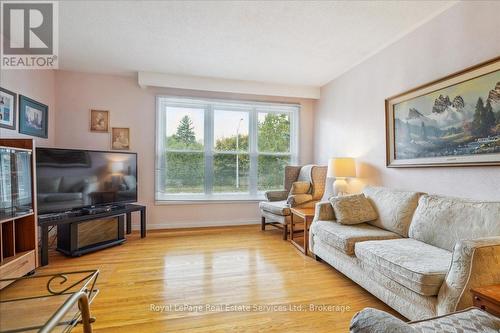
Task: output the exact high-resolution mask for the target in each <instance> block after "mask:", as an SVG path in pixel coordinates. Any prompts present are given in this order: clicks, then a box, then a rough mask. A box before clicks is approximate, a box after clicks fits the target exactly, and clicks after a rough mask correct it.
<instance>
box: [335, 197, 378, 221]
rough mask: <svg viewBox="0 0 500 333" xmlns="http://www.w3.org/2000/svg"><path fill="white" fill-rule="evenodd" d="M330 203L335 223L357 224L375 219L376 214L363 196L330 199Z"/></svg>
mask: <svg viewBox="0 0 500 333" xmlns="http://www.w3.org/2000/svg"><path fill="white" fill-rule="evenodd" d="M330 203H331V204H332V207H333V211H334V213H335V217H336V219H337V222H339V223H341V224H358V223H363V222H368V221H373V220H375V219H376V218H377V213H376V212H375V210H374V209H373V207H372V205H371V204H370V202H369V201H368V199H367V198H366V197H365V195H364V194H353V195H346V196H341V197H331V198H330Z"/></svg>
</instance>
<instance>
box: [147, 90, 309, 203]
mask: <svg viewBox="0 0 500 333" xmlns="http://www.w3.org/2000/svg"><path fill="white" fill-rule="evenodd" d="M299 108H300V107H299V105H291V104H278V103H257V102H239V101H238V102H232V101H218V100H201V99H191V98H174V97H163V96H159V97H158V98H157V128H156V150H157V154H156V156H157V158H156V200H157V201H168V200H174V201H179V200H181V201H184V200H256V199H262V197H263V192H264V191H267V190H272V189H281V188H282V187H283V176H284V175H283V173H284V169H285V166H286V165H288V164H291V163H296V162H297V142H298V134H297V132H298V130H297V129H298V111H299Z"/></svg>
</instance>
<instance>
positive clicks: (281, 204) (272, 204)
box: [259, 200, 290, 216]
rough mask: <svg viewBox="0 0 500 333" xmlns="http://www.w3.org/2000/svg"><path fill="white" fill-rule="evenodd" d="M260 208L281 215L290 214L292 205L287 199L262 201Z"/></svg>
mask: <svg viewBox="0 0 500 333" xmlns="http://www.w3.org/2000/svg"><path fill="white" fill-rule="evenodd" d="M259 207H260V209H262V210H264V211H266V212H269V213H272V214H276V215H281V216H288V215H290V206H289V205H288V204H287V203H286V201H284V200H283V201H262V202H260V203H259Z"/></svg>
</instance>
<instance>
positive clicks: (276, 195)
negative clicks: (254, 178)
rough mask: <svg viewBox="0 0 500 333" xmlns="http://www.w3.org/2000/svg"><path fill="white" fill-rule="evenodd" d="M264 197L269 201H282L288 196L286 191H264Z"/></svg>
mask: <svg viewBox="0 0 500 333" xmlns="http://www.w3.org/2000/svg"><path fill="white" fill-rule="evenodd" d="M265 196H266V199H267V200H269V201H282V200H286V198H287V197H288V191H285V190H282V191H267V192H266V193H265Z"/></svg>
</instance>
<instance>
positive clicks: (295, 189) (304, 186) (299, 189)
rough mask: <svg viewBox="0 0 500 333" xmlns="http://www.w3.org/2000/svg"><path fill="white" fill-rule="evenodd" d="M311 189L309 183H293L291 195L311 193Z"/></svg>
mask: <svg viewBox="0 0 500 333" xmlns="http://www.w3.org/2000/svg"><path fill="white" fill-rule="evenodd" d="M310 189H311V183H309V182H294V183H292V188H291V189H290V194H292V195H293V194H306V193H309V190H310Z"/></svg>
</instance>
